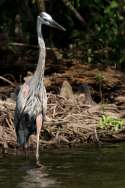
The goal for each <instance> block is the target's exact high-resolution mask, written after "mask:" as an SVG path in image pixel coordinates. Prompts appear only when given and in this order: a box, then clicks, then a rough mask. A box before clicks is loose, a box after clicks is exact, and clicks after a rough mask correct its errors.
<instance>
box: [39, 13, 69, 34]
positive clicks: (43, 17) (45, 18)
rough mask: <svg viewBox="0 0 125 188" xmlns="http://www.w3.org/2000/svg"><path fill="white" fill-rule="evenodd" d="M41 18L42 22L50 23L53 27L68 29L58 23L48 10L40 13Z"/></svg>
mask: <svg viewBox="0 0 125 188" xmlns="http://www.w3.org/2000/svg"><path fill="white" fill-rule="evenodd" d="M39 18H40V20H41V23H42V24H45V25H48V26H51V27H55V28H58V29H60V30H63V31H65V30H66V29H65V28H64V27H62V26H61V25H60V24H58V23H57V22H56V21H55V20H53V18H52V17H51V16H50V15H49V14H47V13H46V12H41V13H40V15H39Z"/></svg>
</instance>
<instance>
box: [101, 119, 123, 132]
mask: <svg viewBox="0 0 125 188" xmlns="http://www.w3.org/2000/svg"><path fill="white" fill-rule="evenodd" d="M124 125H125V120H123V119H120V118H114V117H111V116H108V115H102V117H101V119H100V122H99V125H98V127H99V128H101V129H110V130H113V131H118V130H119V129H122V128H123V126H124Z"/></svg>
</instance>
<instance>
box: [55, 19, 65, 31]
mask: <svg viewBox="0 0 125 188" xmlns="http://www.w3.org/2000/svg"><path fill="white" fill-rule="evenodd" d="M51 26H52V27H55V28H58V29H60V30H62V31H66V29H65V28H64V27H62V26H61V25H60V24H58V23H57V22H56V21H54V20H52V22H51Z"/></svg>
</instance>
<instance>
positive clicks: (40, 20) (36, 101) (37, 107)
mask: <svg viewBox="0 0 125 188" xmlns="http://www.w3.org/2000/svg"><path fill="white" fill-rule="evenodd" d="M43 24H45V25H48V26H52V27H55V28H58V29H60V30H64V31H65V29H64V28H63V27H62V26H61V25H59V24H58V23H57V22H55V21H54V20H53V19H52V17H51V16H50V15H49V14H47V13H45V12H41V13H40V15H39V16H38V17H37V35H38V44H39V59H38V64H37V68H36V71H35V73H34V75H33V77H32V78H31V80H30V81H26V82H25V83H24V84H23V85H22V86H21V88H20V91H19V94H18V96H17V101H16V109H15V116H14V124H15V129H16V135H17V143H18V144H19V145H23V146H24V147H26V146H27V142H28V139H29V136H30V135H31V134H33V133H34V132H36V136H37V147H36V163H37V164H39V136H40V130H41V128H42V127H43V122H44V119H45V115H46V111H47V94H46V89H45V86H44V81H43V79H44V68H45V56H46V48H45V43H44V40H43V36H42V32H41V27H42V25H43Z"/></svg>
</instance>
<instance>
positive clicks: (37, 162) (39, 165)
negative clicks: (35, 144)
mask: <svg viewBox="0 0 125 188" xmlns="http://www.w3.org/2000/svg"><path fill="white" fill-rule="evenodd" d="M36 167H37V168H43V167H44V166H43V165H42V164H41V163H40V162H39V160H37V161H36Z"/></svg>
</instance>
